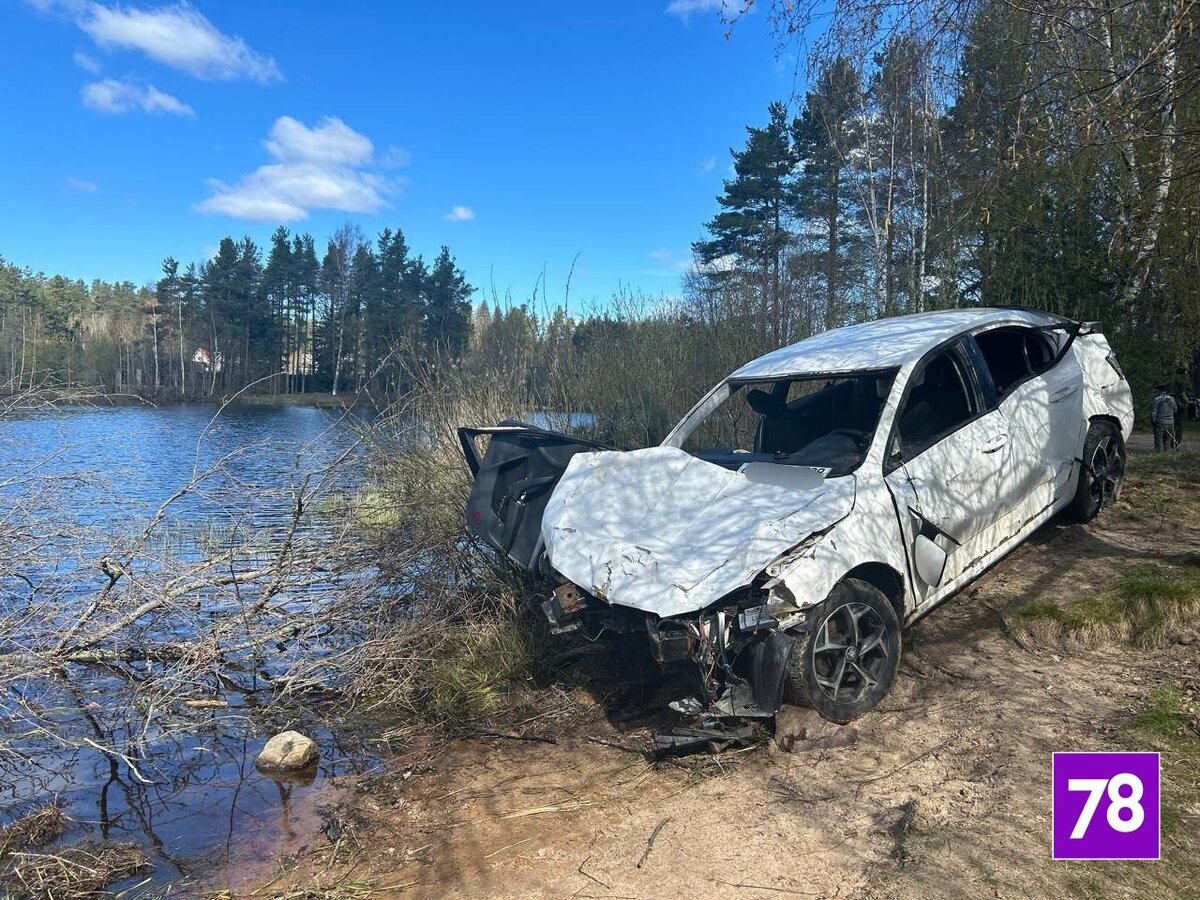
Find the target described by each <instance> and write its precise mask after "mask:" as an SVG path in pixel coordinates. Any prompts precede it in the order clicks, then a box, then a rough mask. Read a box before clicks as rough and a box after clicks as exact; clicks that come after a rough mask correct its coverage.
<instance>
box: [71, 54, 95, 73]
mask: <svg viewBox="0 0 1200 900" xmlns="http://www.w3.org/2000/svg"><path fill="white" fill-rule="evenodd" d="M71 58H72V59H73V60H75V65H77V66H79V68H81V69H83V71H85V72H88V73H90V74H92V75H99V74H100V68H101V67H100V63H99V61H98V60H96V58H95V57H92V56H88V55H87V54H86V53H84V52H83V51H82V50H77V51H76V52H75V55H74V56H72V57H71Z"/></svg>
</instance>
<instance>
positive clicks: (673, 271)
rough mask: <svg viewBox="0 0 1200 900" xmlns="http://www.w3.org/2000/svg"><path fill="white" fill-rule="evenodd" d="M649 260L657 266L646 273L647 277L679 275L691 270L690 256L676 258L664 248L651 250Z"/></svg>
mask: <svg viewBox="0 0 1200 900" xmlns="http://www.w3.org/2000/svg"><path fill="white" fill-rule="evenodd" d="M650 259H651V260H653V261H654V262H655V263H657V264H658V268H657V269H654V270H652V271H650V272H647V273H646V274H648V275H656V276H666V275H679V274H681V273H683V272H689V271H691V269H692V257H691V255H690V254H689V255H687V256H677V255H676V254H674V253H672V252H671V251H670V250H668V249H667V248H666V247H659V248H658V249H656V250H651V251H650Z"/></svg>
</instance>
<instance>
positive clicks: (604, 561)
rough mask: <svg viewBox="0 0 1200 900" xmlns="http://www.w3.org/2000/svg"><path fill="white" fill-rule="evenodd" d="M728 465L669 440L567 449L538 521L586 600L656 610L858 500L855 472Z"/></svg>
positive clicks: (753, 562)
mask: <svg viewBox="0 0 1200 900" xmlns="http://www.w3.org/2000/svg"><path fill="white" fill-rule="evenodd" d="M759 467H766V468H767V469H773V470H775V473H776V474H777V473H778V472H779V471H780V470H783V469H784V468H785V467H782V466H774V465H772V464H770V463H760V464H758V465H757V466H750V467H747V469H746V470H744V471H732V470H730V469H725V468H722V467H721V466H717V465H714V464H712V463H709V462H705V461H704V460H701V459H697V458H696V457H694V456H692V455H690V454H688V453H685V452H684V451H682V450H679V449H677V448H675V447H652V448H649V449H646V450H633V451H629V452H601V453H581V454H579V455H577V456H575V457H574V458H573V459H572V460H571V462H570V464H569V465H568V466H567V469H566V471H565V472H564V473H563V476H562V480H561V481H560V482H559V484H558V486H557V487H556V488H555V490H554V494H553V495H552V496H551V498H550V502H549V503H548V504H547V505H546V512H545V514H544V515H543V517H542V539H543V541H544V542H545V546H546V551H547V553H548V554H549V556H550V559H551V561H552V562H553V565H554V568H555V570H556V571H558V572H559V574H561V575H562V576H563V577H565V578H567V579H569V580H571V581H572V582H574V583H575V584H577V585H579V586H580V587H582V588H584V590H586V591H588V592H589V593H590V594H591V595H592V596H594V597H597V598H599V599H602V600H606V601H608V602H610V603H615V604H619V605H621V606H628V607H632V608H634V609H640V610H644V611H645V612H650V613H654V614H655V615H658V616H663V617H666V616H674V615H679V614H682V613H688V612H694V611H695V610H697V609H703V608H704V607H705V606H708V605H709V604H711V603H713V602H715V601H717V600H719V599H720V598H721V597H723V596H724V595H725V594H728V593H729V592H730V591H733V590H735V589H737V588H738V587H741V586H742V585H744V584H747V583H749V582H750V581H751V580H752V579H753V578H754V576H755V575H757V574H758V573H759V572H761V571H762V570H763V569H764V567H766V565H767V564H768V563H770V562H771V561H772V560H773V559H775V558H776V557H777V556H779V555H780V554H781V553H784V552H785V551H787V550H789V549H790V548H791V547H793V546H795V545H796V544H797V543H799V542H800V541H802V540H803V539H804V538H806V537H808V536H809V535H810V534H812V533H813V532H815V531H820V530H822V529H826V528H829V527H830V526H832V525H834V524H835V523H836V522H838V521H840V520H842V519H844V518H845V517H846V515H847V514H849V512H850V510H851V509H852V507H853V506H854V478H853V477H852V476H847V477H843V478H834V479H829V480H825V479H824V478H823V477H822V476H821V475H820V474H819V473H818V472H816V471H814V470H812V469H798V468H795V467H791V468H792V469H793V471H792V472H790V473H785V474H788V475H792V476H794V478H795V483H794V484H781V483H780V482H779V481H778V480H775V479H772V480H767V479H765V478H764V477H762V476H765V475H767V474H768V473H767V472H765V471H763V470H762V469H761V468H759Z"/></svg>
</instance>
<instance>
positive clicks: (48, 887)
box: [0, 842, 150, 900]
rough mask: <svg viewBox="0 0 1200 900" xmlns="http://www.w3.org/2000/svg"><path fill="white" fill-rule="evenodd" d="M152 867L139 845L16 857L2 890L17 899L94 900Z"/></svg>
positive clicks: (0, 877)
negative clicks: (109, 888)
mask: <svg viewBox="0 0 1200 900" xmlns="http://www.w3.org/2000/svg"><path fill="white" fill-rule="evenodd" d="M149 865H150V861H149V859H147V857H146V854H145V853H144V852H143V851H142V849H141V847H139V846H138V845H137V844H99V843H92V842H87V843H82V844H77V845H75V846H73V847H65V848H63V849H61V850H59V851H58V852H57V853H29V852H19V853H13V854H12V855H11V857H10V860H9V864H8V867H7V869H6V870H5V871H4V873H3V874H0V886H3V888H4V889H5V890H6V891H7V893H8V895H9V896H12V897H15V898H25V897H29V898H54V900H91V898H94V897H96V896H97V895H99V894H100V893H101V892H102V891H103V890H104V888H105V887H106V886H107V885H110V884H112V883H113V882H115V881H120V880H122V879H124V878H128V877H129V876H131V875H135V874H137V873H138V872H140V871H142V870H143V869H145V868H147V867H148V866H149Z"/></svg>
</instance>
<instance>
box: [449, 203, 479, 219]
mask: <svg viewBox="0 0 1200 900" xmlns="http://www.w3.org/2000/svg"><path fill="white" fill-rule="evenodd" d="M474 218H475V210H473V209H471V207H469V206H456V207H454V208H453V209H451V210H450V212H448V213H446V221H447V222H470V221H471V220H472V219H474Z"/></svg>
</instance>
